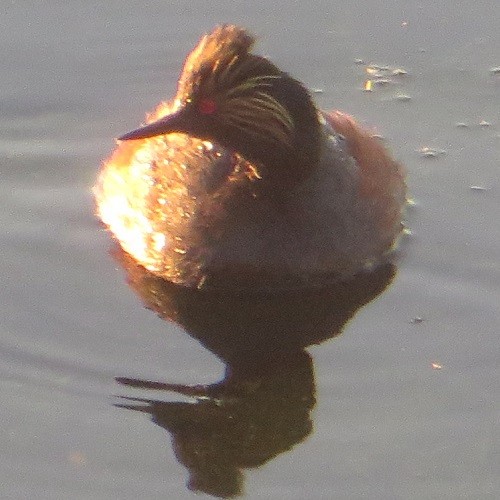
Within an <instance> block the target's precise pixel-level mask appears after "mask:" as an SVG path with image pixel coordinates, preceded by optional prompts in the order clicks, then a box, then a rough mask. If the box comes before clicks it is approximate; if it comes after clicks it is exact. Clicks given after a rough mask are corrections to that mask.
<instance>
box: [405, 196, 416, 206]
mask: <svg viewBox="0 0 500 500" xmlns="http://www.w3.org/2000/svg"><path fill="white" fill-rule="evenodd" d="M406 206H407V207H416V206H417V202H416V200H415V198H406Z"/></svg>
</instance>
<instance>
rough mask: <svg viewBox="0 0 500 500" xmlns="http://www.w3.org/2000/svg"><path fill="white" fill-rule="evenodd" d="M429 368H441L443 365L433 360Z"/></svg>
mask: <svg viewBox="0 0 500 500" xmlns="http://www.w3.org/2000/svg"><path fill="white" fill-rule="evenodd" d="M431 368H432V369H433V370H441V369H442V368H443V365H442V364H441V363H438V362H437V361H433V362H432V363H431Z"/></svg>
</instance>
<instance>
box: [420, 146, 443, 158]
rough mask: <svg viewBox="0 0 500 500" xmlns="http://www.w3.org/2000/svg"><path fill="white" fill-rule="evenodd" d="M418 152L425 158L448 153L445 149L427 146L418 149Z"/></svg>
mask: <svg viewBox="0 0 500 500" xmlns="http://www.w3.org/2000/svg"><path fill="white" fill-rule="evenodd" d="M417 153H418V154H419V155H420V156H422V157H424V158H437V157H438V156H443V155H445V154H446V150H445V149H437V148H429V147H427V146H425V147H423V148H420V149H417Z"/></svg>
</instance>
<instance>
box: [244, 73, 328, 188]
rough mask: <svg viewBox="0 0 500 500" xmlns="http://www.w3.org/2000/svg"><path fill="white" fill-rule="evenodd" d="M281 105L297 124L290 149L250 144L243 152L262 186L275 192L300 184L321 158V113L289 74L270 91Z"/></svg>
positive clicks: (306, 92)
mask: <svg viewBox="0 0 500 500" xmlns="http://www.w3.org/2000/svg"><path fill="white" fill-rule="evenodd" d="M269 93H271V94H272V95H273V97H275V98H276V100H277V101H278V102H280V104H282V105H283V106H284V107H285V108H286V109H287V111H288V112H289V113H290V116H291V118H292V120H293V123H294V135H293V138H292V141H291V144H290V145H287V144H283V145H282V147H280V146H276V144H275V143H273V144H266V143H265V140H264V141H262V142H260V143H259V144H255V143H252V142H249V143H247V144H245V145H244V147H243V148H242V150H241V152H242V153H243V156H245V157H246V158H247V159H248V160H250V161H252V162H255V163H256V164H257V169H258V170H259V173H260V174H261V175H260V176H261V178H262V179H261V182H262V183H263V184H266V185H268V186H269V187H271V188H272V190H275V191H277V190H279V188H286V189H289V188H290V187H292V186H294V185H296V184H298V183H300V182H301V181H303V180H304V179H305V178H307V177H308V175H309V174H310V173H311V172H312V171H313V170H314V169H315V168H316V166H317V165H318V163H319V161H320V156H321V141H322V128H321V124H320V122H319V119H318V110H317V108H316V106H315V105H314V103H313V101H312V99H311V96H310V95H309V92H308V91H307V89H306V88H305V87H304V86H303V85H302V84H301V83H300V82H298V81H297V80H295V79H293V78H292V77H290V76H289V75H287V74H286V73H283V78H281V79H279V80H278V82H277V84H276V85H274V86H273V89H272V90H270V91H269Z"/></svg>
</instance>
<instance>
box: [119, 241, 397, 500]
mask: <svg viewBox="0 0 500 500" xmlns="http://www.w3.org/2000/svg"><path fill="white" fill-rule="evenodd" d="M114 256H115V258H116V260H117V261H118V262H119V263H120V264H121V265H122V267H123V268H124V269H125V271H126V273H127V280H128V283H129V285H130V287H131V288H132V289H133V290H134V291H135V292H136V293H137V294H138V295H139V296H140V298H141V299H142V300H143V302H144V304H145V305H146V307H148V308H149V309H151V310H153V311H155V312H156V313H157V314H158V315H159V316H160V317H162V318H164V319H166V320H169V321H174V322H176V323H177V324H179V325H181V326H182V327H183V328H184V329H185V331H186V332H187V333H188V334H189V335H191V336H192V337H194V338H195V339H197V340H198V341H199V342H200V343H201V344H202V345H203V346H204V347H206V348H207V349H209V350H210V351H211V352H212V353H214V354H215V355H216V356H218V357H219V358H220V359H221V360H222V361H223V362H224V363H225V364H226V371H225V376H224V378H223V380H221V381H220V382H218V383H215V384H211V385H207V386H187V385H181V384H169V383H162V382H153V381H146V380H137V379H130V378H124V377H121V378H117V381H118V382H120V383H121V384H123V385H126V386H132V387H137V388H143V389H155V390H159V391H168V392H170V393H175V394H179V395H183V396H188V397H189V398H190V399H191V401H190V402H180V401H179V402H172V401H168V402H165V401H161V400H159V399H153V398H152V399H147V398H127V397H125V398H122V399H121V402H120V403H118V404H116V406H118V407H121V408H126V409H130V410H135V411H141V412H144V413H148V414H150V415H151V418H152V420H153V422H154V423H156V424H157V425H159V426H160V427H163V428H164V429H165V430H167V431H168V433H169V434H170V435H171V437H172V443H173V447H174V451H175V454H176V457H177V459H178V460H179V462H180V463H181V464H183V465H184V466H185V467H186V468H187V469H188V471H189V480H188V488H189V489H190V490H193V491H199V492H204V493H208V494H210V495H213V496H216V497H220V498H229V497H232V496H237V495H239V494H241V493H242V491H243V470H244V469H246V468H252V467H258V466H260V465H262V464H264V463H265V462H267V461H268V460H270V459H272V458H273V457H275V456H277V455H278V454H280V453H283V452H285V451H287V450H289V449H290V448H292V447H293V446H294V445H296V444H297V443H299V442H301V441H302V440H304V439H305V438H306V437H307V436H308V434H309V433H310V432H311V430H312V428H313V425H312V421H311V416H310V413H311V410H312V408H313V407H314V404H315V384H314V373H313V364H312V360H311V358H310V356H309V354H308V353H307V352H306V351H305V348H306V347H307V346H310V345H312V344H317V343H320V342H322V341H325V340H327V339H330V338H333V337H335V336H337V335H339V334H340V333H341V331H342V328H343V326H344V325H345V323H346V322H347V321H348V320H349V319H350V318H351V317H352V316H353V315H354V314H355V312H356V311H357V310H358V309H359V308H360V307H361V306H363V305H364V304H366V303H368V302H369V301H371V300H372V299H373V298H375V297H376V296H377V295H378V294H380V293H381V292H382V291H383V290H384V289H385V288H386V287H387V285H388V284H389V283H390V282H391V281H392V279H393V277H394V274H395V267H394V265H392V264H386V265H384V266H381V267H379V268H377V269H375V270H372V271H370V272H364V273H360V274H358V275H356V276H355V277H354V278H352V279H351V280H349V281H346V282H342V283H336V284H335V285H332V286H330V287H328V288H321V289H311V290H290V291H286V292H280V293H274V294H263V293H248V292H246V293H243V292H242V293H234V292H224V291H217V292H215V291H207V290H194V289H188V288H185V287H181V286H178V285H174V284H172V283H170V282H167V281H165V280H163V279H161V278H159V277H157V276H155V275H153V274H152V273H150V272H149V271H147V270H146V269H144V268H143V267H141V266H140V265H138V264H137V263H136V261H135V260H133V259H132V258H130V257H129V256H128V255H127V254H126V253H124V252H123V251H122V250H121V249H118V248H117V249H116V250H115V254H114ZM183 399H185V398H183Z"/></svg>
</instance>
